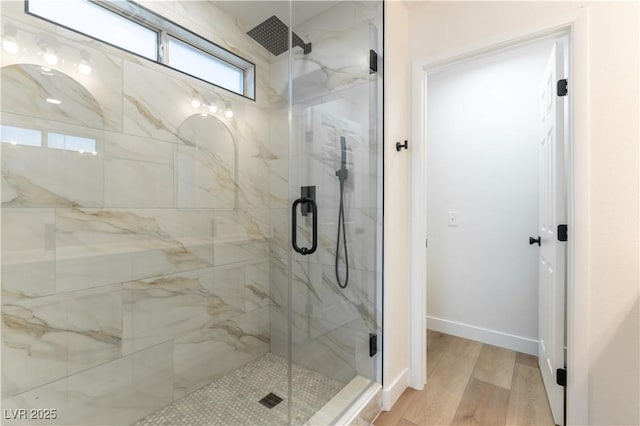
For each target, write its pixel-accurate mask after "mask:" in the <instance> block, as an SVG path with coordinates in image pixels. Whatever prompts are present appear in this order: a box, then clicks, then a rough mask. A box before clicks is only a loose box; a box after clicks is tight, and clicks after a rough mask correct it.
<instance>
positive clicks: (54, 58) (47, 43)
mask: <svg viewBox="0 0 640 426" xmlns="http://www.w3.org/2000/svg"><path fill="white" fill-rule="evenodd" d="M36 43H37V44H38V46H39V47H40V49H42V50H43V52H44V53H43V54H42V60H43V61H44V62H45V63H46V64H47V65H46V66H49V65H56V64H57V63H58V61H59V60H60V58H58V53H57V51H58V43H57V42H56V39H55V38H54V37H53V36H52V35H51V34H47V33H41V34H38V36H37V37H36Z"/></svg>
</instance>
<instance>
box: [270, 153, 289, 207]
mask: <svg viewBox="0 0 640 426" xmlns="http://www.w3.org/2000/svg"><path fill="white" fill-rule="evenodd" d="M269 194H270V196H271V198H270V200H269V207H271V208H272V209H274V208H286V207H287V206H288V205H289V160H288V159H287V158H278V159H277V160H271V161H269Z"/></svg>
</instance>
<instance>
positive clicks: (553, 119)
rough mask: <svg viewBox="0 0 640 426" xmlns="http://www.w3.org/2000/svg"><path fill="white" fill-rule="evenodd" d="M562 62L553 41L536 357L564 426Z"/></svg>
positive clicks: (547, 83)
mask: <svg viewBox="0 0 640 426" xmlns="http://www.w3.org/2000/svg"><path fill="white" fill-rule="evenodd" d="M563 60H564V53H563V45H562V43H561V42H556V43H555V45H554V47H553V49H552V51H551V55H550V57H549V62H548V63H547V67H546V69H545V74H544V79H543V82H542V85H541V104H542V132H541V135H540V146H539V172H540V175H539V176H540V177H539V179H540V188H539V194H540V195H539V197H540V199H539V219H538V222H539V232H540V234H539V235H540V256H539V269H540V273H539V287H538V288H539V306H538V312H539V318H538V335H539V345H538V356H539V363H540V371H541V372H542V378H543V381H544V386H545V389H546V391H547V396H548V397H549V403H550V404H551V411H552V413H553V419H554V421H555V423H556V424H558V425H561V424H563V422H564V403H563V398H564V388H563V387H561V386H560V385H558V384H557V383H556V370H557V369H558V368H564V333H565V330H564V328H565V327H564V310H565V300H564V298H565V281H566V280H565V276H566V274H565V261H566V246H565V245H566V243H565V242H560V241H558V234H557V227H558V225H559V224H566V223H567V222H566V218H567V207H566V184H565V181H566V180H565V174H564V170H565V167H564V143H565V140H564V139H565V137H564V134H565V133H564V124H565V122H564V115H565V113H564V111H565V105H564V102H566V99H567V98H566V97H559V96H558V94H557V86H556V85H557V81H558V80H559V79H561V78H565V76H564V75H563V74H564V64H563Z"/></svg>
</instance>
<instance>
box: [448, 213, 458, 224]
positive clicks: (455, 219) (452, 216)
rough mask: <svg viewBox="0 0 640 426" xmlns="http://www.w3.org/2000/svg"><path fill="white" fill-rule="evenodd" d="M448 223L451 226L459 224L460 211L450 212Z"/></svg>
mask: <svg viewBox="0 0 640 426" xmlns="http://www.w3.org/2000/svg"><path fill="white" fill-rule="evenodd" d="M447 224H448V225H449V226H458V212H448V214H447Z"/></svg>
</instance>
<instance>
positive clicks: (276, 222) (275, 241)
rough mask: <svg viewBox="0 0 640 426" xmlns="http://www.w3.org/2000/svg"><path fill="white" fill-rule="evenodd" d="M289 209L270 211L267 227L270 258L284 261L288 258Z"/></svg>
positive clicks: (289, 247)
mask: <svg viewBox="0 0 640 426" xmlns="http://www.w3.org/2000/svg"><path fill="white" fill-rule="evenodd" d="M289 214H290V208H287V207H285V208H280V209H270V210H269V225H270V227H271V235H270V239H269V249H270V255H271V257H272V258H279V259H286V258H287V257H288V256H289V250H290V249H291V246H290V242H289V239H290V235H289V234H290V233H291V230H290V226H291V225H289V217H288V216H289Z"/></svg>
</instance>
